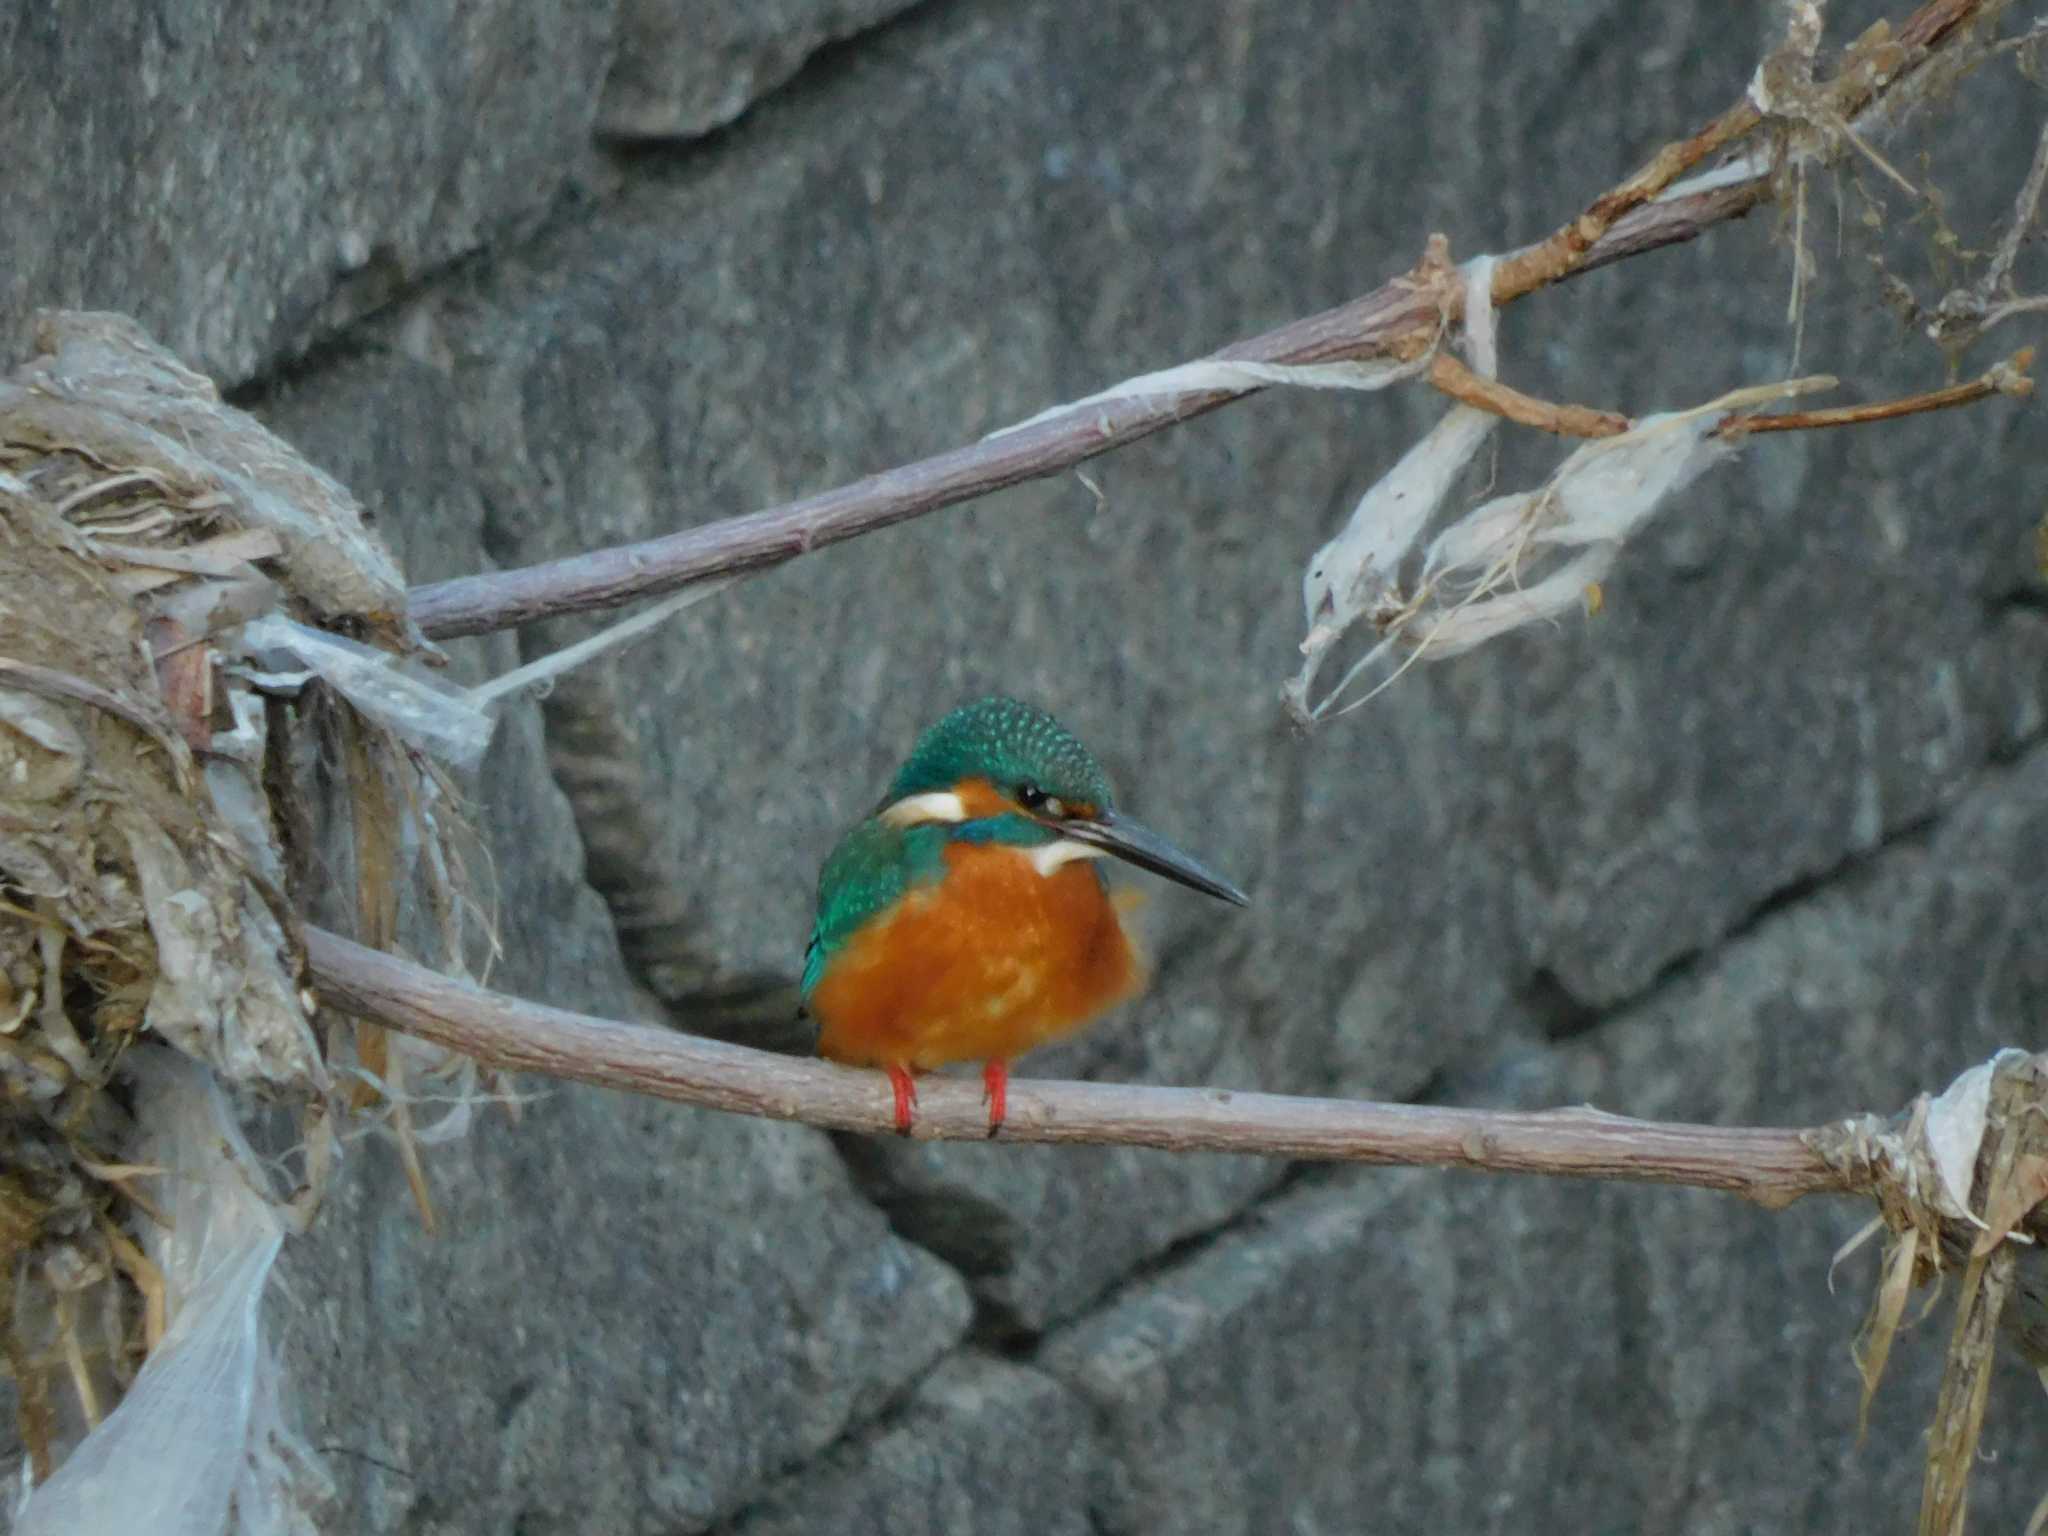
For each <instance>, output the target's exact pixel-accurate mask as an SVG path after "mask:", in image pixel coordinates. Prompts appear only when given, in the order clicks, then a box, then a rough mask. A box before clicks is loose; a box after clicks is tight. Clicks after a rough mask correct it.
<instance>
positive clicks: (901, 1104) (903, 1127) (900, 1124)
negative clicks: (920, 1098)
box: [889, 1063, 917, 1136]
mask: <svg viewBox="0 0 2048 1536" xmlns="http://www.w3.org/2000/svg"><path fill="white" fill-rule="evenodd" d="M889 1087H890V1089H891V1090H892V1091H893V1092H894V1093H895V1095H896V1134H897V1135H898V1136H908V1135H909V1134H910V1119H911V1111H912V1110H914V1109H916V1108H917V1084H916V1082H915V1081H913V1080H912V1078H911V1076H910V1068H908V1067H906V1066H902V1065H900V1064H898V1063H891V1064H890V1067H889Z"/></svg>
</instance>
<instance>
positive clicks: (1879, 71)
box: [410, 0, 1988, 638]
mask: <svg viewBox="0 0 2048 1536" xmlns="http://www.w3.org/2000/svg"><path fill="white" fill-rule="evenodd" d="M1987 3H1988V0H1930V3H1928V4H1925V5H1923V6H1921V7H1920V8H1919V9H1918V10H1917V11H1915V12H1914V13H1913V14H1912V15H1911V16H1909V17H1908V18H1907V19H1906V20H1905V21H1904V22H1902V23H1901V24H1900V26H1899V27H1898V28H1897V29H1896V30H1895V31H1894V32H1892V33H1890V34H1888V35H1886V36H1885V37H1884V38H1883V40H1882V44H1881V46H1879V45H1877V44H1873V43H1872V41H1871V38H1872V36H1874V35H1875V34H1871V35H1866V38H1865V39H1864V40H1863V41H1862V42H1859V43H1858V44H1856V45H1854V46H1852V47H1851V48H1850V50H1849V51H1848V52H1847V53H1846V54H1845V55H1844V59H1843V64H1842V68H1841V69H1840V70H1839V71H1838V73H1837V75H1836V78H1835V81H1834V82H1831V90H1832V95H1831V97H1830V103H1831V105H1832V106H1833V108H1834V109H1835V110H1836V111H1837V112H1838V113H1839V114H1840V116H1841V117H1842V119H1843V120H1844V121H1847V120H1849V119H1851V118H1853V117H1854V116H1855V115H1856V114H1857V113H1858V112H1859V111H1861V110H1863V109H1864V108H1866V107H1868V106H1869V105H1871V104H1872V103H1873V102H1875V101H1876V100H1878V99H1879V98H1880V97H1881V96H1883V95H1884V94H1886V93H1887V92H1889V91H1890V90H1892V89H1894V88H1895V87H1896V86H1897V85H1898V83H1899V82H1900V81H1902V80H1904V79H1906V78H1907V77H1909V76H1910V75H1911V74H1912V73H1913V72H1914V70H1915V68H1916V67H1917V65H1918V63H1919V62H1920V61H1922V60H1924V59H1925V58H1926V57H1927V56H1928V54H1929V52H1930V51H1931V50H1933V49H1935V48H1938V47H1939V46H1940V45H1941V44H1942V43H1944V42H1945V41H1947V40H1948V39H1949V38H1951V37H1952V36H1954V35H1955V34H1956V33H1957V32H1958V30H1959V29H1961V28H1963V27H1964V26H1966V25H1967V24H1968V23H1969V22H1970V21H1972V20H1973V19H1975V17H1976V16H1977V15H1978V14H1979V12H1981V11H1982V10H1983V9H1984V8H1985V5H1986V4H1987ZM1761 121H1762V118H1761V115H1760V114H1759V113H1758V111H1757V109H1756V107H1755V106H1754V105H1753V104H1752V103H1751V102H1750V101H1749V100H1748V98H1747V97H1745V98H1744V99H1743V100H1741V101H1740V102H1738V103H1737V104H1736V105H1734V106H1732V107H1730V108H1729V109H1728V111H1727V112H1724V113H1722V114H1721V115H1720V116H1719V117H1717V118H1715V119H1714V121H1713V122H1712V123H1710V124H1708V125H1707V127H1705V128H1703V129H1702V130H1701V131H1700V132H1699V133H1696V134H1694V135H1692V136H1691V137H1690V138H1687V139H1684V140H1680V141H1677V142H1676V143H1673V144H1669V145H1666V146H1665V147H1664V148H1663V149H1661V150H1660V151H1659V152H1658V153H1657V154H1656V155H1655V156H1653V157H1652V158H1651V160H1650V161H1649V162H1648V163H1647V164H1646V165H1645V166H1644V167H1643V168H1642V169H1641V170H1639V171H1637V172H1636V173H1635V175H1633V176H1631V177H1629V178H1628V179H1627V180H1625V181H1623V182H1621V183H1620V184H1619V185H1617V186H1615V187H1613V188H1611V189H1609V190H1608V191H1607V192H1605V193H1603V194H1601V196H1600V197H1598V198H1596V199H1595V200H1594V201H1593V202H1592V203H1591V204H1589V205H1588V206H1587V208H1586V210H1585V211H1584V212H1583V213H1581V214H1579V215H1578V216H1577V217H1576V218H1574V219H1573V220H1571V221H1570V222H1569V223H1568V224H1566V225H1565V226H1564V227H1563V228H1561V229H1560V230H1559V231H1557V233H1555V234H1553V235H1552V236H1550V237H1549V238H1548V239H1545V240H1542V241H1539V242H1537V243H1536V244H1535V245H1531V246H1528V247H1525V248H1524V249H1522V250H1519V251H1516V252H1514V253H1512V254H1511V255H1509V256H1506V257H1504V258H1502V260H1501V262H1500V264H1499V266H1498V267H1497V268H1496V270H1495V275H1494V286H1493V293H1494V302H1495V303H1496V304H1505V303H1509V302H1511V301H1513V300H1514V299H1517V298H1520V297H1522V296H1524V295H1525V294H1528V293H1530V292H1533V291H1535V290H1536V289H1538V288H1540V287H1543V286H1545V285H1547V284H1549V283H1553V282H1557V281H1559V280H1561V279H1563V278H1565V277H1570V276H1575V275H1577V274H1578V273H1581V272H1589V271H1592V270H1593V269H1595V268H1596V267H1601V266H1605V265H1607V264H1608V263H1610V262H1614V261H1619V260H1622V259H1624V258H1626V257H1630V256H1636V255H1641V254H1642V253H1644V252H1646V251H1650V250H1655V249H1657V248H1659V247H1661V246H1666V245H1672V244H1677V243H1679V242H1681V241H1686V240H1691V239H1694V238H1696V237H1697V236H1699V235H1700V234H1702V233H1704V232H1705V231H1706V230H1707V229H1709V228H1711V227H1713V226H1714V225H1716V224H1719V223H1722V222H1724V221H1726V220H1728V219H1733V218H1739V217H1741V216H1742V215H1743V214H1745V213H1747V212H1749V210H1750V209H1752V208H1754V207H1755V206H1757V204H1758V203H1760V202H1763V201H1765V200H1766V199H1767V198H1769V197H1770V195H1771V188H1770V176H1769V175H1768V174H1767V173H1762V172H1760V173H1759V174H1757V175H1755V176H1753V177H1751V178H1749V179H1747V180H1744V181H1741V182H1738V183H1735V184H1732V185H1729V186H1725V187H1719V188H1715V189H1713V190H1711V191H1705V192H1701V193H1698V194H1696V195H1691V196H1686V197H1683V198H1679V199H1675V200H1673V201H1671V202H1669V203H1660V202H1656V201H1653V199H1655V198H1656V197H1657V196H1658V195H1659V194H1660V193H1661V192H1662V191H1664V190H1665V189H1666V188H1668V187H1670V185H1671V184H1672V182H1673V181H1675V180H1676V178H1677V177H1678V176H1680V175H1682V174H1684V172H1685V171H1687V170H1689V169H1691V168H1692V167H1693V166H1695V165H1697V164H1699V163H1700V162H1701V161H1702V160H1704V159H1705V158H1706V157H1707V156H1709V155H1711V154H1713V153H1715V152H1716V151H1718V150H1719V149H1721V148H1723V147H1725V146H1726V145H1728V144H1731V143H1733V142H1735V141H1736V140H1738V139H1739V138H1741V137H1742V135H1744V134H1746V133H1749V132H1751V131H1752V130H1754V129H1755V128H1756V127H1757V126H1758V125H1759V123H1760V122H1761ZM1460 306H1461V294H1460V285H1458V284H1457V283H1455V282H1446V281H1444V280H1443V274H1439V273H1433V272H1423V271H1418V272H1415V273H1410V274H1407V275H1404V276H1402V277H1397V278H1395V279H1393V280H1392V281H1390V282H1387V283H1385V284H1383V285H1381V286H1380V287H1379V288H1377V289H1375V290H1374V291H1373V292H1371V293H1369V294H1367V295H1365V296H1364V297H1362V298H1359V299H1354V300H1353V301H1352V302H1350V303H1348V304H1344V305H1341V306H1339V307H1338V308H1336V309H1332V310H1328V311H1325V312H1324V313H1322V314H1320V315H1311V316H1309V317H1308V318H1306V319H1302V320H1296V321H1293V322H1291V323H1290V324H1287V325H1283V326H1281V327H1279V328H1278V329H1276V330H1271V331H1267V332H1265V333H1264V334H1263V335H1260V336H1255V337H1253V338H1251V339H1249V340H1247V341H1241V342H1238V343H1236V344H1235V345H1233V346H1229V347H1226V348H1224V349H1223V350H1222V352H1220V353H1218V354H1216V355H1217V356H1220V357H1225V358H1236V359H1248V360H1251V361H1255V362H1266V363H1285V364H1307V363H1324V362H1336V361H1342V360H1357V359H1363V358H1372V357H1388V356H1393V357H1401V358H1414V357H1419V356H1421V355H1422V354H1423V353H1424V352H1425V351H1426V350H1427V349H1428V347H1429V346H1430V345H1431V344H1432V342H1433V341H1434V340H1435V339H1436V338H1437V337H1438V335H1439V334H1440V333H1441V330H1442V328H1443V326H1444V325H1445V324H1447V323H1448V322H1450V321H1452V320H1454V319H1455V318H1456V317H1457V314H1458V312H1459V309H1460ZM1254 392H1255V390H1254V389H1253V388H1246V389H1242V390H1236V391H1225V390H1211V391H1205V392H1201V393H1197V394H1186V395H1178V396H1166V397H1148V398H1142V399H1127V400H1116V401H1111V402H1107V403H1099V404H1094V405H1088V406H1080V407H1074V408H1071V409H1068V410H1065V411H1061V412H1059V413H1058V414H1056V415H1053V416H1050V417H1048V418H1047V419H1046V420H1044V421H1041V422H1038V423H1036V424H1034V425H1032V426H1030V427H1025V428H1021V429H1018V430H1016V431H1011V432H1006V433H1004V434H1002V435H1000V436H997V437H993V438H984V439H982V440H981V441H980V442H977V443H973V444H970V445H968V446H966V447H964V448H956V449H953V450H951V451H950V452H947V453H942V454H938V455H936V456H934V457H932V458H928V459H924V460H921V461H919V462H917V463H914V464H907V465H904V466H902V467H900V468H897V469H891V470H886V471H884V472H882V473H880V474H875V475H869V476H867V477H866V478H864V479H861V480H857V481H854V482H853V483H852V484H850V485H845V486H841V487H839V488H837V489H836V490H830V491H824V492H820V493H819V494H817V495H813V496H806V497H803V498H801V499H799V500H797V501H792V502H787V503H784V504H783V505H781V506H778V507H771V508H768V509H767V510H765V511H760V512H754V513H749V514H747V515H745V516H741V517H734V518H727V519H724V520H722V521H718V522H712V523H706V524H703V525H701V526H699V527H695V528H689V529H685V530H683V531H681V532H678V533H672V534H667V535H664V536H662V537H660V538H655V539H648V540H644V541H642V542H640V543H637V544H627V545H620V546H618V547H615V548H612V549H603V550H593V551H590V552H588V553H585V554H581V555H572V556H568V557H566V558H563V559H560V560H551V561H546V562H543V563H542V564H539V565H533V566H527V567H525V568H524V569H520V570H512V571H501V572H493V573H490V574H487V575H476V576H464V577H459V578H457V579H455V580H453V581H443V582H436V583H433V584H431V585H428V586H424V587H420V588H417V589H415V590H414V591H413V593H412V594H411V602H410V608H411V614H412V617H413V619H414V621H415V622H416V623H417V624H418V625H419V627H420V629H421V630H422V631H424V632H425V633H426V634H427V635H429V636H433V637H435V638H449V637H453V636H457V635H471V634H480V633H484V632H486V631H489V630H496V629H505V628H509V627H512V626H514V625H518V624H523V623H527V622H529V621H532V620H535V619H542V618H549V617H553V616H556V615H561V614H568V613H578V612H586V611H589V610H592V609H600V608H611V607H616V606H618V605H619V604H621V603H627V602H631V601H633V600H635V599H637V598H643V597H652V596H655V595H657V594H659V593H663V592H669V591H673V590H675V589H676V588H678V587H682V586H687V585H688V584H690V583H691V582H695V581H702V580H704V579H706V578H707V577H712V576H719V575H726V574H731V573H735V572H748V571H756V570H761V569H765V568H766V567H768V566H772V565H778V564H780V563H781V562H783V561H785V560H790V559H794V558H795V557H796V556H798V555H802V554H807V553H809V552H810V551H812V550H814V549H821V548H823V547H824V546H826V545H828V544H835V543H838V542H840V541H841V540H844V539H850V538H855V537H857V536H859V535H861V534H866V533H872V532H875V531H876V530H878V529H882V528H887V527H890V526H893V525H894V524H896V523H900V522H904V521H906V520H908V519H910V518H913V517H919V516H922V515H924V514H925V513H928V512H934V511H937V510H939V509H940V508H943V507H948V506H953V505H955V504H957V503H959V502H963V501H969V500H972V499H973V498H975V497H978V496H984V495H987V494H988V493H989V492H991V491H997V490H1001V489H1003V488H1004V487H1006V486H1011V485H1017V484H1019V483H1021V482H1024V481H1027V480H1035V479H1042V478H1044V477H1046V476H1048V475H1054V474H1059V473H1061V472H1063V471H1065V470H1067V469H1070V468H1072V467H1073V466H1074V465H1076V464H1079V463H1081V462H1082V461H1083V460H1086V459H1090V458H1093V457H1095V456H1096V455H1098V454H1102V453H1107V452H1108V451H1110V450H1111V449H1113V448H1118V447H1121V446H1123V445H1124V444H1126V443H1131V442H1135V441H1137V440H1138V439H1139V438H1142V437H1146V436H1149V435H1150V434H1152V433H1154V432H1157V431H1160V430H1161V429H1163V428H1165V427H1170V426H1173V425H1175V424H1177V423H1179V422H1183V421H1186V420H1189V419H1190V418H1192V417H1195V416H1199V415H1202V414H1203V413H1205V412H1208V411H1212V410H1215V409H1216V408H1217V407H1219V406H1221V405H1225V404H1227V403H1229V402H1230V401H1232V400H1235V399H1241V398H1243V397H1244V396H1245V395H1247V394H1251V393H1254Z"/></svg>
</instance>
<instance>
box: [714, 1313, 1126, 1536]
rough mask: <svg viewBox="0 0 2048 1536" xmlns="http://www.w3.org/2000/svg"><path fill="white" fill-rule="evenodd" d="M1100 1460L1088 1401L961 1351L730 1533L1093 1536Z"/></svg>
mask: <svg viewBox="0 0 2048 1536" xmlns="http://www.w3.org/2000/svg"><path fill="white" fill-rule="evenodd" d="M1099 1465H1100V1463H1099V1460H1098V1456H1097V1446H1096V1444H1095V1435H1094V1429H1093V1426H1092V1424H1091V1423H1090V1421H1089V1416H1088V1411H1087V1408H1086V1406H1085V1405H1084V1404H1083V1403H1082V1402H1081V1400H1080V1399H1079V1398H1078V1397H1076V1396H1075V1395H1074V1394H1072V1393H1070V1392H1068V1391H1066V1390H1065V1389H1064V1388H1062V1387H1060V1386H1059V1385H1058V1384H1057V1383H1056V1382H1054V1381H1052V1380H1051V1379H1050V1378H1048V1377H1046V1376H1043V1375H1041V1374H1040V1373H1038V1372H1037V1371H1033V1370H1028V1369H1026V1368H1024V1367H1021V1366H1015V1365H1008V1364H1005V1363H1003V1362H1001V1361H998V1360H993V1359H990V1358H988V1357H986V1356H983V1355H979V1354H974V1353H962V1354H959V1355H955V1356H954V1357H953V1358H952V1359H950V1360H948V1361H947V1362H946V1363H945V1364H944V1365H942V1366H940V1367H939V1368H938V1369H937V1370H935V1371H933V1372H932V1374H931V1375H930V1376H929V1377H927V1378H926V1379H925V1380H924V1381H923V1382H921V1383H919V1385H918V1388H917V1391H916V1392H915V1393H913V1394H912V1395H911V1397H910V1398H909V1400H908V1401H907V1402H906V1403H905V1404H904V1405H903V1407H902V1409H901V1410H900V1411H899V1412H896V1413H893V1414H891V1415H890V1417H889V1419H888V1421H887V1422H886V1423H885V1424H882V1425H878V1426H876V1427H875V1428H874V1429H872V1430H870V1431H868V1432H867V1433H865V1434H862V1435H860V1436H858V1437H856V1438H854V1439H853V1440H851V1441H849V1442H848V1443H847V1444H845V1445H843V1446H839V1447H837V1448H835V1449H834V1450H833V1451H832V1452H830V1453H829V1454H828V1455H826V1456H824V1457H822V1458H820V1460H819V1462H818V1463H817V1464H816V1465H814V1466H811V1467H806V1468H805V1469H804V1471H803V1472H802V1473H801V1474H799V1475H798V1476H795V1477H792V1478H789V1479H787V1480H786V1481H785V1482H784V1483H782V1484H780V1485H778V1486H777V1487H775V1488H774V1489H772V1490H770V1492H769V1493H768V1495H767V1497H765V1498H764V1499H762V1500H761V1502H760V1503H759V1504H757V1505H755V1506H754V1507H753V1508H751V1509H749V1510H747V1511H746V1513H745V1514H744V1515H743V1516H742V1517H741V1518H740V1519H738V1520H736V1521H734V1522H733V1524H732V1525H731V1526H730V1527H728V1528H727V1530H726V1536H810V1533H813V1532H819V1531H887V1532H889V1533H890V1536H1093V1533H1094V1531H1095V1530H1096V1527H1095V1525H1094V1524H1093V1523H1092V1522H1091V1520H1090V1514H1089V1512H1090V1509H1091V1507H1092V1505H1093V1502H1094V1501H1093V1499H1092V1498H1091V1496H1090V1495H1091V1489H1092V1486H1093V1481H1094V1479H1095V1476H1096V1469H1097V1467H1098V1466H1099Z"/></svg>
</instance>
